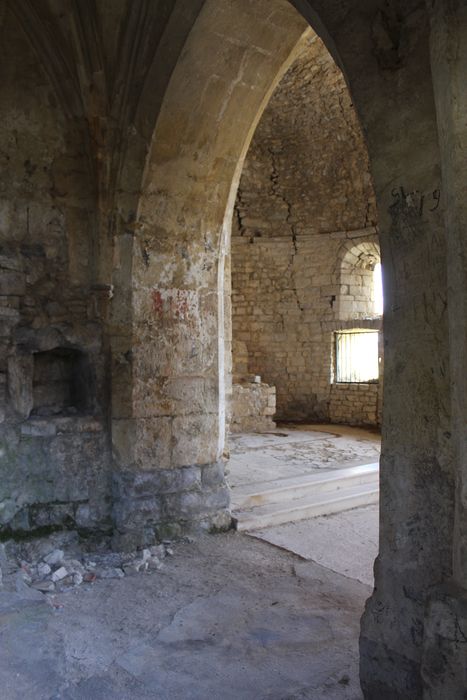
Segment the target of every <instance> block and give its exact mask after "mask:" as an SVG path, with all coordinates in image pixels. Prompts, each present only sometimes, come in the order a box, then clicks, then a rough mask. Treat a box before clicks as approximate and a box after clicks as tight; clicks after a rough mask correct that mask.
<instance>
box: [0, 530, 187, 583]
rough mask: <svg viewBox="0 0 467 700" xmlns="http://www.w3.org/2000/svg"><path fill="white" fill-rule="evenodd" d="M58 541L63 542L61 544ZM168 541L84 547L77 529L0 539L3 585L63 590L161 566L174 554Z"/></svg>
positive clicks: (1, 581)
mask: <svg viewBox="0 0 467 700" xmlns="http://www.w3.org/2000/svg"><path fill="white" fill-rule="evenodd" d="M57 542H61V543H62V546H60V547H58V546H56V545H57ZM170 544H171V543H170V542H169V541H167V540H166V541H164V542H162V543H161V544H157V545H154V546H151V547H147V548H145V549H141V550H134V551H131V552H113V551H111V550H110V549H106V548H105V545H104V547H102V545H101V547H100V549H99V551H91V552H88V551H85V549H84V547H83V546H82V543H80V542H79V537H78V535H77V533H59V534H56V535H54V536H52V537H50V538H43V539H38V540H35V541H29V542H26V543H18V542H14V541H13V540H10V541H7V542H6V543H3V544H1V543H0V589H1V588H3V587H5V588H6V587H8V586H10V587H14V588H15V589H16V591H17V592H22V593H24V592H26V591H27V590H28V589H29V590H30V593H31V594H34V592H38V593H43V594H48V593H62V592H64V591H66V590H69V589H72V588H76V587H77V586H81V585H82V584H90V583H94V581H96V580H98V579H120V578H124V577H125V576H136V575H140V574H144V573H152V572H155V571H159V570H160V569H162V567H163V566H164V565H163V559H164V558H165V557H166V556H172V555H173V553H174V552H173V549H172V547H171V546H170Z"/></svg>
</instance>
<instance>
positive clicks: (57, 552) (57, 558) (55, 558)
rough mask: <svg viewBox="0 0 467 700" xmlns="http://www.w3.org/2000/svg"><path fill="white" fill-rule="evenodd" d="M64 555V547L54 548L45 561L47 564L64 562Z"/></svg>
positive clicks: (53, 564) (52, 564)
mask: <svg viewBox="0 0 467 700" xmlns="http://www.w3.org/2000/svg"><path fill="white" fill-rule="evenodd" d="M64 556H65V553H64V551H63V549H54V550H53V551H52V552H50V553H49V554H47V555H46V556H45V557H44V561H45V563H46V564H49V566H55V565H57V564H61V563H62V561H63V557H64Z"/></svg>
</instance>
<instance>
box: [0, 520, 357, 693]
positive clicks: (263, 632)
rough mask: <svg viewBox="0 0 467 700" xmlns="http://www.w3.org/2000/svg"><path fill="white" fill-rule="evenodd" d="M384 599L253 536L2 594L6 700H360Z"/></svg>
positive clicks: (1, 683)
mask: <svg viewBox="0 0 467 700" xmlns="http://www.w3.org/2000/svg"><path fill="white" fill-rule="evenodd" d="M369 592H370V588H369V587H368V586H365V585H364V584H362V583H359V582H357V581H354V580H352V579H350V578H347V577H344V576H341V575H339V574H336V573H334V572H332V571H330V570H329V569H327V568H325V567H323V566H320V565H318V564H315V563H313V562H309V561H304V560H303V559H301V558H300V557H297V556H296V555H294V554H292V553H290V552H288V551H284V550H281V549H278V548H276V547H273V546H272V545H270V544H268V543H267V542H262V541H259V540H257V539H253V538H251V537H248V536H246V535H242V534H239V533H233V532H232V533H228V534H224V535H217V536H206V537H204V538H201V539H199V540H198V541H196V542H195V543H191V544H179V545H176V546H175V551H174V555H173V556H172V557H169V558H167V559H166V560H165V563H164V566H163V568H162V569H161V570H159V571H155V572H152V573H146V574H138V575H135V576H131V577H130V576H129V577H126V578H124V579H118V580H97V581H96V582H94V583H92V584H91V583H89V584H83V585H82V586H80V587H79V588H75V589H71V590H69V591H67V592H64V593H61V594H56V595H53V596H51V595H44V594H42V593H38V592H37V591H32V590H31V589H27V587H24V588H20V590H19V592H12V591H6V590H3V591H0V688H1V691H0V697H1V698H2V700H149V699H151V700H156V699H157V700H175V699H177V700H178V699H180V700H206V698H213V700H240V699H241V700H263V699H264V700H327V699H329V700H358V699H360V698H361V697H362V696H361V693H360V690H359V684H358V653H357V639H358V630H359V618H360V615H361V612H362V609H363V605H364V601H365V599H366V598H367V597H368V595H369Z"/></svg>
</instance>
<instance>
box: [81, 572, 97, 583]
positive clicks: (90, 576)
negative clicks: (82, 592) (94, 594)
mask: <svg viewBox="0 0 467 700" xmlns="http://www.w3.org/2000/svg"><path fill="white" fill-rule="evenodd" d="M96 578H97V575H96V573H95V572H94V571H88V572H87V573H86V574H84V576H83V581H84V582H85V583H94V581H95V580H96Z"/></svg>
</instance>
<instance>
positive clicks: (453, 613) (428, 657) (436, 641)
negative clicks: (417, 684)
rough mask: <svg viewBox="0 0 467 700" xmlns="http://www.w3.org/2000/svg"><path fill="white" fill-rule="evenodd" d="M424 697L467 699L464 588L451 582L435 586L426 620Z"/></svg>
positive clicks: (466, 624)
mask: <svg viewBox="0 0 467 700" xmlns="http://www.w3.org/2000/svg"><path fill="white" fill-rule="evenodd" d="M422 678H423V688H424V694H423V697H424V698H427V699H428V698H430V700H447V698H449V700H465V698H467V591H466V590H465V589H463V588H461V587H459V586H456V585H455V584H454V583H451V584H446V585H444V586H440V587H439V588H437V589H435V591H433V593H432V594H431V596H430V602H429V604H428V607H427V615H426V620H425V634H424V642H423V659H422Z"/></svg>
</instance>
